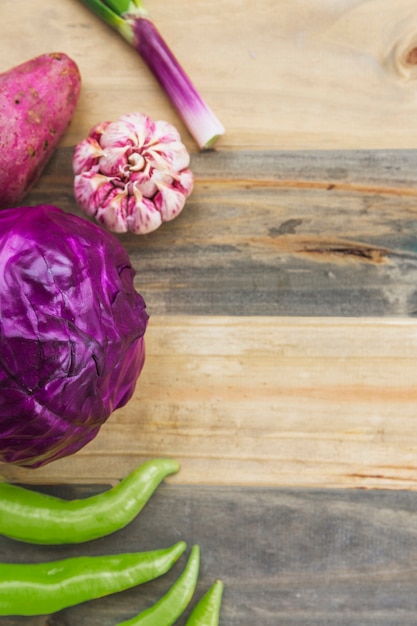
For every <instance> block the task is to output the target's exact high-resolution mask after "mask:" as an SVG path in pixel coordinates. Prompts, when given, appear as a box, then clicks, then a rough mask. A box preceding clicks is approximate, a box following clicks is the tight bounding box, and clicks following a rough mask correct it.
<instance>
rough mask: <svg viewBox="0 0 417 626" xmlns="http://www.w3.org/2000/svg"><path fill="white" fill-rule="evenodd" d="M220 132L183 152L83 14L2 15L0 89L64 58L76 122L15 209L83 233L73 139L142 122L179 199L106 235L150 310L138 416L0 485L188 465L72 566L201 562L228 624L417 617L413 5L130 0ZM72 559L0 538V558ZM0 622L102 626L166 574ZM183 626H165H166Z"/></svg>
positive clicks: (25, 7)
mask: <svg viewBox="0 0 417 626" xmlns="http://www.w3.org/2000/svg"><path fill="white" fill-rule="evenodd" d="M147 6H148V8H149V10H150V12H151V15H152V18H153V19H154V21H155V23H156V24H157V26H158V28H159V30H160V31H161V32H162V33H163V34H164V36H165V38H166V40H167V41H168V42H169V44H170V45H171V47H172V49H173V50H175V53H176V55H177V57H178V58H179V60H180V61H181V62H182V63H183V65H184V66H185V67H186V69H187V71H188V73H189V74H190V76H191V77H192V79H193V81H194V82H195V84H196V85H197V87H198V88H199V90H200V91H201V93H202V94H203V95H204V97H205V98H206V99H207V101H208V102H209V104H210V105H211V106H212V108H213V109H214V110H215V112H216V113H217V115H218V116H219V117H220V119H221V120H222V122H223V123H224V125H225V127H226V131H227V132H226V134H225V135H224V137H222V138H221V139H220V141H219V142H218V144H216V149H215V150H214V151H211V152H204V153H199V152H198V150H197V147H196V145H195V144H194V142H193V140H192V138H191V137H190V136H189V134H188V133H187V131H186V129H185V128H184V126H183V125H182V123H181V121H180V120H179V118H178V116H177V114H176V112H175V111H174V110H173V109H172V107H171V105H170V103H169V102H168V101H167V99H166V96H165V94H164V93H163V92H162V91H161V89H160V87H159V86H158V84H157V83H156V81H155V79H154V77H153V76H152V75H151V74H150V73H149V71H148V70H147V68H146V67H145V66H144V64H143V62H142V60H141V59H140V58H139V57H138V56H137V55H136V53H135V52H134V51H133V50H132V49H130V48H129V47H128V46H127V44H126V43H125V42H123V41H122V40H121V39H120V38H119V37H118V36H117V34H116V33H114V32H113V31H111V30H110V29H109V28H108V27H107V26H106V25H104V24H103V23H101V22H100V21H99V20H98V19H97V18H96V17H95V16H94V15H92V14H91V13H90V12H89V11H88V10H87V9H86V8H85V7H84V6H82V5H81V3H79V2H78V0H61V1H60V2H59V3H58V2H52V0H2V2H1V7H0V17H1V24H2V26H1V31H2V33H1V34H2V36H1V37H0V71H3V70H6V69H8V68H9V67H11V66H13V65H16V64H18V63H20V62H22V61H24V60H26V59H28V58H30V57H32V56H35V55H37V54H41V53H43V52H53V51H63V52H66V53H67V54H69V55H70V56H72V57H73V58H74V60H76V62H77V63H78V65H79V67H80V70H81V74H82V76H83V91H82V95H81V99H80V103H79V106H78V109H77V111H76V114H75V117H74V120H73V123H72V125H71V127H70V129H69V131H68V133H67V134H66V136H65V138H64V140H63V142H62V144H61V146H60V148H59V149H58V151H57V153H56V154H55V155H54V157H53V159H52V161H51V162H50V164H49V165H48V167H47V170H46V171H45V172H44V175H43V176H42V178H41V179H40V181H39V182H38V184H37V185H36V187H35V188H34V189H33V190H32V192H31V193H30V195H29V196H28V197H27V199H26V203H27V204H37V203H53V204H56V205H58V206H61V207H62V208H63V209H65V210H68V211H71V212H74V213H79V210H78V208H77V206H76V204H75V202H74V198H73V194H72V173H71V158H72V153H73V148H74V145H75V144H76V143H77V142H78V141H80V140H81V139H82V138H84V136H85V135H86V134H87V132H88V130H89V129H90V128H91V127H92V126H93V125H94V124H96V123H97V122H99V121H103V120H106V119H117V117H119V116H120V115H121V114H123V113H126V112H130V111H135V110H138V111H142V112H145V113H147V114H149V115H150V116H151V117H153V118H154V119H166V120H168V121H170V122H171V123H173V124H175V125H176V126H177V128H178V129H179V130H180V132H181V134H182V137H183V140H184V143H185V144H186V145H187V147H188V149H189V150H190V152H191V155H192V169H193V171H194V174H195V180H196V183H195V190H194V192H193V194H192V196H191V198H190V199H189V201H188V203H187V206H186V208H185V209H184V211H183V213H182V214H181V215H180V216H179V217H178V218H177V219H176V220H175V221H174V222H171V223H170V224H167V225H164V226H163V227H161V228H160V229H159V230H158V231H156V232H155V233H153V234H151V235H148V236H144V237H138V236H134V235H121V236H119V237H120V239H121V241H122V242H123V243H124V245H125V246H126V248H127V249H128V251H129V254H130V256H131V259H132V262H133V264H134V266H135V268H136V270H137V275H136V286H137V289H138V291H140V292H141V293H142V295H143V296H144V297H145V300H146V302H147V306H148V311H149V313H150V316H151V317H150V324H149V328H148V330H147V335H146V340H147V344H146V345H147V361H146V366H145V369H144V372H143V374H142V376H141V378H140V379H139V382H138V385H137V390H136V393H135V396H134V398H133V399H132V400H131V401H130V402H129V404H128V405H127V406H126V407H125V408H123V409H120V410H119V411H117V412H116V413H114V414H113V415H112V416H111V418H110V419H109V420H108V422H107V423H106V424H105V426H104V427H103V428H102V430H101V432H100V434H99V436H98V437H97V438H96V440H95V441H94V442H92V443H91V444H90V445H88V446H87V447H86V448H84V449H83V450H81V451H80V452H79V453H78V454H76V455H75V456H73V457H71V458H68V459H63V460H61V461H58V462H55V463H53V464H51V465H48V466H46V467H44V468H41V469H39V470H35V471H33V470H32V471H29V470H24V469H22V468H13V467H2V468H1V470H2V473H3V475H4V476H5V477H6V478H8V479H9V480H14V481H17V482H22V483H29V484H31V485H33V486H34V488H39V489H43V490H46V491H49V492H52V493H58V494H61V495H62V494H63V495H64V496H65V497H75V496H85V495H88V494H90V493H95V492H97V491H99V490H101V489H105V488H107V486H108V485H111V484H115V483H116V482H117V481H118V480H119V479H120V478H121V477H123V476H124V475H126V473H127V472H128V471H130V470H131V469H133V467H135V466H136V465H138V464H139V463H141V462H142V461H144V460H145V459H147V458H151V457H154V456H160V455H163V456H165V455H166V456H172V457H174V458H177V459H178V460H179V461H180V463H181V471H180V472H179V474H178V475H176V476H175V477H172V478H170V479H169V480H167V481H166V483H165V484H164V485H163V486H161V488H160V489H159V490H158V492H157V494H156V495H155V496H154V498H153V499H152V500H151V502H150V503H149V505H148V506H147V507H146V509H145V510H144V511H143V513H141V515H140V517H139V518H138V519H137V521H135V522H133V523H132V524H131V525H130V526H129V527H128V528H127V529H125V530H124V531H121V532H120V533H118V534H117V535H115V536H112V537H111V538H108V539H106V540H99V541H97V542H93V543H91V544H88V545H87V546H84V547H83V548H82V551H83V553H91V554H95V553H105V552H108V551H117V550H125V549H126V550H130V549H142V548H143V549H152V548H153V547H155V548H156V547H161V546H162V545H169V544H170V543H171V542H173V541H176V540H177V539H178V538H184V539H185V540H186V541H187V542H188V543H189V545H191V544H192V543H194V542H198V543H200V545H201V549H202V572H201V578H200V583H199V587H198V594H201V593H202V591H203V590H204V589H205V588H206V587H207V586H208V585H209V584H210V583H211V581H212V580H213V579H214V578H215V577H221V578H222V579H223V580H224V582H225V595H224V603H223V609H222V621H221V624H224V625H225V626H226V625H227V626H249V625H250V626H253V625H256V626H258V625H259V626H277V625H279V624H282V625H285V626H287V625H294V626H295V625H297V626H304V625H305V626H307V625H308V626H314V625H320V626H322V625H325V624H329V625H332V626H336V625H337V626H342V625H352V624H354V625H358V626H359V625H367V624H369V625H371V624H372V625H373V626H374V625H376V624H378V625H379V624H381V625H385V626H388V625H395V626H397V625H400V624H401V625H402V624H407V625H410V626H411V625H414V624H416V620H417V618H416V617H415V616H416V609H417V600H416V597H417V594H416V590H417V574H416V571H417V570H416V567H415V562H416V556H417V554H416V541H415V540H416V535H417V510H416V509H417V494H416V487H417V435H416V422H417V420H416V413H417V361H416V348H417V324H416V321H415V317H416V313H417V287H416V286H417V152H416V151H415V146H416V143H417V125H416V123H415V119H416V110H417V53H416V50H417V8H416V5H415V2H411V1H410V0H397V2H396V3H392V2H388V0H370V1H360V0H359V1H358V0H337V1H335V0H321V1H320V2H314V3H312V2H308V1H307V0H278V1H277V0H263V1H262V2H258V3H255V4H254V3H249V2H245V1H244V0H240V1H238V0H224V2H222V3H221V4H220V3H209V2H203V1H202V0H194V1H193V2H192V3H191V2H185V1H178V2H168V3H167V2H165V1H164V0H148V2H147ZM79 551H80V548H68V547H61V548H55V547H54V548H47V549H45V550H40V549H39V548H34V547H32V546H20V545H18V544H15V543H13V542H11V541H6V540H2V541H1V542H0V554H1V558H2V559H3V560H6V559H7V560H16V559H17V560H25V559H30V560H41V559H43V558H45V555H47V557H48V558H49V557H55V556H56V555H68V554H76V553H78V552H79ZM181 567H182V565H180V564H178V567H177V568H176V569H175V570H174V571H173V572H171V573H170V574H169V575H167V577H163V579H161V580H159V581H156V582H154V583H151V584H148V585H146V586H145V587H144V588H142V589H140V590H132V591H131V592H126V593H122V594H118V595H117V596H112V597H109V598H107V599H104V600H100V601H96V602H91V603H87V604H85V605H82V606H80V607H74V608H72V609H68V610H67V611H64V612H62V613H61V614H58V615H54V616H52V617H50V618H48V621H47V622H45V618H44V617H39V618H27V619H22V618H14V617H11V618H2V619H3V621H2V624H5V626H21V625H23V624H25V625H26V624H27V625H28V626H29V625H30V626H35V625H36V626H41V624H42V625H43V624H46V623H48V624H50V625H51V626H52V624H53V625H54V626H63V625H64V624H65V625H66V626H75V625H77V626H83V624H89V625H91V626H94V625H96V624H97V625H99V624H100V626H107V625H108V626H113V625H115V624H117V623H118V622H119V621H121V620H122V619H127V618H128V617H131V616H132V615H134V614H135V613H138V612H139V611H140V610H142V609H143V608H144V607H145V606H147V605H148V604H150V603H152V602H154V601H156V599H157V598H159V597H160V596H161V595H162V594H163V593H164V591H165V589H167V588H168V586H169V584H170V582H172V581H173V580H174V578H175V577H176V576H177V575H178V572H179V571H180V569H181ZM180 623H181V624H182V623H184V622H180Z"/></svg>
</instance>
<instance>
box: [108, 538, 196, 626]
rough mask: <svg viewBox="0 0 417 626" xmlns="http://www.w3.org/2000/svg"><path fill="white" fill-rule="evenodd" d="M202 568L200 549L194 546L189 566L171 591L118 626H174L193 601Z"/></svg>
mask: <svg viewBox="0 0 417 626" xmlns="http://www.w3.org/2000/svg"><path fill="white" fill-rule="evenodd" d="M199 568H200V548H199V546H193V548H192V550H191V554H190V556H189V559H188V562H187V565H186V566H185V568H184V571H183V573H182V574H181V576H180V577H179V578H178V580H177V581H176V582H175V583H174V584H173V585H172V587H171V589H170V590H169V591H168V592H167V593H166V594H165V595H164V596H163V597H162V598H161V599H160V600H159V601H158V602H157V603H156V604H154V605H153V606H151V607H150V608H149V609H147V610H146V611H143V612H142V613H140V614H139V615H137V616H136V617H133V618H132V619H129V620H127V621H125V622H121V623H120V624H118V626H172V624H174V623H175V622H176V620H177V619H178V618H179V617H180V616H181V615H182V613H183V612H184V611H185V609H186V608H187V606H188V604H189V603H190V601H191V598H192V596H193V593H194V589H195V587H196V584H197V579H198V571H199Z"/></svg>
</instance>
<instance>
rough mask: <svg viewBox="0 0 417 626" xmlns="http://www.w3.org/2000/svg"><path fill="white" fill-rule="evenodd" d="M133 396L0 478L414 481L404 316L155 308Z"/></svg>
mask: <svg viewBox="0 0 417 626" xmlns="http://www.w3.org/2000/svg"><path fill="white" fill-rule="evenodd" d="M146 345H147V361H146V365H145V369H144V372H143V373H142V375H141V377H140V379H139V382H138V386H137V389H136V393H135V395H134V397H133V399H132V400H131V401H130V402H129V403H128V404H127V405H126V406H125V407H124V408H122V409H120V410H118V411H116V412H115V413H113V415H112V416H111V417H110V419H109V420H108V422H107V423H106V424H105V426H104V427H103V428H102V430H101V432H100V434H99V435H98V437H97V438H96V439H95V440H94V441H93V442H92V443H90V444H89V445H88V446H86V447H85V448H84V449H82V450H81V451H80V452H79V453H77V454H76V455H74V456H72V457H71V458H67V459H62V460H60V461H56V462H54V463H53V464H50V465H47V466H46V467H44V468H40V469H38V470H23V469H22V468H15V467H2V468H0V470H1V471H2V473H3V474H4V475H5V476H6V477H7V478H8V479H9V480H24V481H30V482H43V481H48V482H49V481H52V482H60V481H64V482H65V481H68V482H80V481H84V482H92V481H94V482H114V481H115V480H117V479H119V478H121V477H123V476H124V475H125V474H127V472H128V471H130V470H131V469H133V467H135V466H136V465H138V464H139V462H141V461H142V460H144V459H146V458H148V457H154V456H159V455H161V456H172V457H174V458H176V459H178V460H179V461H180V463H181V467H182V469H181V471H180V473H179V474H178V475H177V476H175V477H173V478H172V479H170V480H172V481H173V482H180V483H188V484H194V485H195V486H196V488H198V486H201V485H204V484H229V485H233V484H235V485H252V486H262V485H269V486H298V487H310V488H316V487H333V488H334V487H341V488H346V487H358V488H381V489H382V488H391V489H413V490H414V489H416V488H417V464H416V459H417V436H416V427H415V423H416V404H417V367H416V359H417V357H416V349H417V326H416V322H415V321H414V320H410V319H409V320H407V319H403V320H383V319H376V318H368V319H363V320H359V319H346V318H337V319H336V318H335V319H332V318H317V319H315V320H311V319H306V318H260V317H250V318H245V317H241V318H231V317H226V318H222V317H201V316H194V317H179V316H170V317H158V316H156V317H154V318H151V322H150V325H149V328H148V330H147V344H146Z"/></svg>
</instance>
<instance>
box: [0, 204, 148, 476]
mask: <svg viewBox="0 0 417 626" xmlns="http://www.w3.org/2000/svg"><path fill="white" fill-rule="evenodd" d="M134 274H135V272H134V270H133V268H132V266H131V264H130V261H129V257H128V254H127V252H126V250H125V249H124V247H123V246H122V245H121V243H120V242H119V240H118V239H117V238H116V237H115V236H114V235H112V234H111V233H109V232H108V231H105V230H103V229H102V228H100V227H99V226H97V225H95V224H92V223H90V222H88V221H87V220H86V219H83V218H80V217H78V216H76V215H73V214H70V213H65V212H64V211H62V210H61V209H59V208H57V207H54V206H47V205H40V206H34V207H19V208H13V209H5V210H3V211H0V461H2V462H4V463H15V464H19V465H23V466H27V467H39V466H41V465H44V464H46V463H49V462H50V461H53V460H55V459H59V458H61V457H65V456H68V455H71V454H73V453H75V452H76V451H77V450H79V449H80V448H82V447H83V446H85V445H86V444H87V443H88V442H89V441H91V440H92V439H93V438H94V437H95V436H96V435H97V433H98V432H99V429H100V427H101V425H102V424H103V423H104V422H105V421H106V420H107V418H108V417H109V415H110V414H111V413H112V412H113V411H114V410H115V409H117V408H119V407H121V406H123V405H124V404H126V402H127V401H128V400H129V399H130V398H131V396H132V394H133V392H134V389H135V385H136V381H137V378H138V376H139V374H140V372H141V370H142V367H143V364H144V358H145V352H144V333H145V330H146V325H147V321H148V315H147V313H146V310H145V303H144V300H143V298H142V297H141V295H140V294H138V293H137V292H136V291H135V288H134V282H133V281H134Z"/></svg>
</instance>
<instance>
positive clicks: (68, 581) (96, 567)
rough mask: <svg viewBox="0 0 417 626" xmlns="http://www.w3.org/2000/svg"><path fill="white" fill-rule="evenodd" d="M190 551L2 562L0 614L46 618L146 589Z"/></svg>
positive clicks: (180, 547) (180, 546)
mask: <svg viewBox="0 0 417 626" xmlns="http://www.w3.org/2000/svg"><path fill="white" fill-rule="evenodd" d="M185 549H186V544H185V543H184V542H183V541H180V542H178V543H176V544H175V545H173V546H171V547H170V548H167V549H164V550H154V551H152V552H137V553H125V554H116V555H113V556H90V557H88V556H78V557H72V558H67V559H62V560H60V561H50V562H48V563H35V564H27V563H23V564H22V563H1V564H0V615H26V616H27V615H44V614H50V613H55V612H56V611H61V610H62V609H65V608H67V607H70V606H74V605H75V604H81V603H82V602H86V601H87V600H93V599H95V598H101V597H103V596H107V595H110V594H112V593H117V592H119V591H123V590H125V589H129V588H131V587H135V586H136V585H140V584H142V583H145V582H147V581H149V580H153V579H154V578H158V577H159V576H162V575H163V574H165V573H166V572H167V571H168V570H169V569H170V568H171V567H172V566H173V565H174V563H175V562H176V561H177V560H178V559H179V557H180V556H181V555H182V554H183V552H184V550H185Z"/></svg>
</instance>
